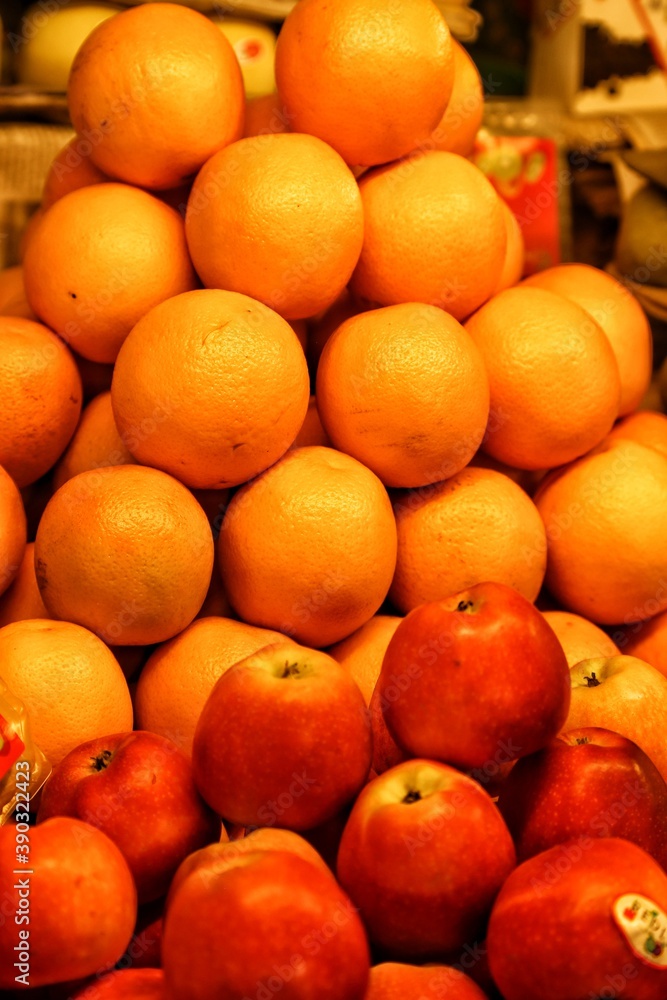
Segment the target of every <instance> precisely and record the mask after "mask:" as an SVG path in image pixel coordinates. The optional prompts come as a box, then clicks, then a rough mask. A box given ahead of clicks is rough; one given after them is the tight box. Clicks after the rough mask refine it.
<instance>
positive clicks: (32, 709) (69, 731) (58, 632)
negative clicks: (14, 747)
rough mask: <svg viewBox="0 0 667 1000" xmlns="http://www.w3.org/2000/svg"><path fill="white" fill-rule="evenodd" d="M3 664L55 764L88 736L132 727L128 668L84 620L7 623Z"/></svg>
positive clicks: (1, 635) (1, 645)
mask: <svg viewBox="0 0 667 1000" xmlns="http://www.w3.org/2000/svg"><path fill="white" fill-rule="evenodd" d="M0 664H2V679H3V680H4V681H5V683H6V684H7V685H8V686H9V688H10V689H11V690H12V691H13V692H14V694H15V695H16V696H17V697H18V698H20V699H21V701H23V703H24V704H25V706H26V708H27V710H28V715H29V716H30V726H31V730H32V736H33V739H34V740H35V743H36V744H37V746H38V747H39V748H40V750H42V751H43V753H45V754H46V756H47V757H48V758H49V760H50V761H51V763H52V764H53V765H56V764H59V763H60V761H61V760H62V758H63V757H64V756H65V754H67V753H69V751H70V750H73V749H74V747H76V746H78V745H79V744H80V743H85V742H86V740H92V739H94V738H95V737H97V736H108V735H109V734H110V733H123V732H127V731H129V730H131V729H132V702H131V700H130V692H129V690H128V687H127V682H126V680H125V677H124V676H123V671H122V670H121V669H120V667H119V665H118V662H117V660H116V659H115V658H114V656H113V653H112V652H111V651H110V650H109V649H108V648H107V647H106V646H105V645H104V643H103V642H102V640H101V639H98V638H97V636H96V635H93V634H92V632H89V631H88V630H87V629H85V628H81V627H80V626H79V625H73V624H72V623H71V622H64V621H44V620H43V619H31V620H29V621H20V622H14V623H13V624H12V625H5V627H4V628H2V629H0Z"/></svg>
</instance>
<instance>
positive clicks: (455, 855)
mask: <svg viewBox="0 0 667 1000" xmlns="http://www.w3.org/2000/svg"><path fill="white" fill-rule="evenodd" d="M515 861H516V855H515V851H514V845H513V843H512V838H511V836H510V834H509V831H508V829H507V827H506V826H505V822H504V820H503V818H502V816H501V815H500V813H499V812H498V810H497V808H496V806H495V805H494V803H493V801H492V799H491V798H490V797H489V796H488V795H487V793H486V792H485V791H484V789H483V788H482V787H481V786H480V785H478V784H477V782H475V781H473V780H472V779H471V778H468V777H466V775H464V774H461V773H460V772H459V771H456V770H454V768H452V767H448V766H447V765H446V764H438V763H435V762H433V761H424V760H411V761H407V762H406V763H404V764H399V765H398V766H397V767H394V768H392V769H391V770H390V771H385V773H384V774H382V775H380V776H379V777H378V778H375V780H374V781H371V782H369V784H368V785H367V786H366V788H364V790H363V792H362V793H361V795H360V796H359V798H358V799H357V801H356V803H355V805H354V808H353V809H352V812H351V814H350V818H349V820H348V822H347V826H346V827H345V831H344V833H343V838H342V840H341V845H340V851H339V853H338V866H337V873H338V880H339V882H340V884H341V885H342V886H343V888H344V889H345V890H346V892H348V893H349V895H350V896H351V898H352V899H353V901H354V902H355V903H356V905H357V906H358V907H359V911H360V913H361V915H362V918H363V920H364V923H365V925H366V928H367V930H368V933H369V936H370V938H371V941H372V942H373V943H374V944H376V945H377V946H378V947H379V948H381V949H382V950H383V952H384V953H386V954H387V956H389V957H392V958H397V959H412V960H416V961H417V960H422V959H427V958H433V959H437V958H438V957H441V956H446V955H447V954H448V953H451V952H454V951H456V950H457V949H459V948H462V947H463V945H464V944H466V943H468V942H474V941H480V940H481V936H482V933H483V930H484V922H485V920H486V917H487V915H488V913H489V910H490V909H491V904H492V903H493V900H494V898H495V896H496V893H497V892H498V890H499V889H500V886H501V885H502V884H503V882H504V880H505V879H506V878H507V876H508V875H509V873H510V872H511V871H512V869H513V868H514V865H515Z"/></svg>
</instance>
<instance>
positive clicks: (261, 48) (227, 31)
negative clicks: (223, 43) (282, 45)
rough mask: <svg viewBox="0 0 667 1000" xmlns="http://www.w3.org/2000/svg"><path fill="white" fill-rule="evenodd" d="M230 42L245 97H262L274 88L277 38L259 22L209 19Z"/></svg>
mask: <svg viewBox="0 0 667 1000" xmlns="http://www.w3.org/2000/svg"><path fill="white" fill-rule="evenodd" d="M211 20H212V21H213V23H214V24H217V25H218V27H219V28H220V31H222V33H223V34H224V35H225V36H226V37H227V38H228V39H229V42H230V43H231V45H232V48H233V49H234V52H235V53H236V58H237V59H238V61H239V64H240V66H241V72H242V74H243V83H244V86H245V92H246V97H263V96H264V94H272V93H273V91H274V90H275V89H276V77H275V73H274V64H275V52H276V36H275V35H274V33H273V32H272V31H271V29H270V28H269V27H267V26H266V25H265V24H261V23H260V22H258V21H238V20H236V18H226V17H212V18H211Z"/></svg>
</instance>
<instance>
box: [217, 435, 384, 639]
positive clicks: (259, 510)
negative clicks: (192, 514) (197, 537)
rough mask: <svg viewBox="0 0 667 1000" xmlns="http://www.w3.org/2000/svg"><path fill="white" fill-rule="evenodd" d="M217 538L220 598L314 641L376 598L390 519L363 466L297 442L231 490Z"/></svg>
mask: <svg viewBox="0 0 667 1000" xmlns="http://www.w3.org/2000/svg"><path fill="white" fill-rule="evenodd" d="M218 546H219V548H218V552H219V558H220V567H221V572H222V579H223V583H224V586H225V590H226V592H227V596H228V597H229V601H230V603H231V605H232V607H233V608H234V609H235V611H236V612H237V613H238V614H239V615H240V616H241V617H242V618H243V619H244V620H245V621H247V622H251V623H252V624H253V625H261V626H264V627H265V628H275V629H278V630H279V631H281V632H285V633H286V634H287V635H289V636H291V637H292V638H293V639H295V640H296V641H297V642H300V643H303V644H305V643H308V645H309V646H312V647H322V646H327V645H329V644H331V643H333V642H338V641H339V640H340V639H343V638H345V636H348V635H350V633H352V632H354V630H355V629H357V628H359V627H360V626H361V625H363V624H364V623H365V622H367V621H368V619H369V618H371V617H372V616H373V615H374V614H375V612H376V611H377V610H378V608H379V607H380V605H381V604H382V601H383V600H384V598H385V597H386V595H387V591H388V589H389V584H390V583H391V577H392V574H393V572H394V566H395V564H396V524H395V522H394V516H393V513H392V510H391V504H390V502H389V497H388V496H387V493H386V490H385V489H384V487H383V485H382V483H381V482H380V480H379V479H378V478H377V476H375V475H374V474H373V473H372V472H371V471H370V469H367V468H366V467H365V466H364V465H362V464H361V463H360V462H357V461H356V459H354V458H351V457H350V456H349V455H344V454H342V453H341V452H338V451H334V450H333V449H332V448H321V447H310V448H298V449H296V450H295V451H291V452H289V453H288V454H287V455H285V457H284V458H283V459H281V461H280V462H278V463H276V465H274V466H272V467H271V468H270V469H268V470H267V471H266V472H265V473H263V474H262V476H259V477H258V478H257V479H256V480H254V482H252V483H249V484H248V485H246V486H244V487H243V488H242V489H240V490H239V491H238V492H237V493H236V494H235V495H234V498H233V499H232V501H231V503H230V505H229V507H228V508H227V513H226V515H225V519H224V521H223V523H222V529H221V531H220V538H219V540H218Z"/></svg>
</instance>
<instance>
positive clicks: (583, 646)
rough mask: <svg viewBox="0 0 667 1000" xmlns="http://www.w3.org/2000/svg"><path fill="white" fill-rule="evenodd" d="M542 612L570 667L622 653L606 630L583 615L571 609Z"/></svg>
mask: <svg viewBox="0 0 667 1000" xmlns="http://www.w3.org/2000/svg"><path fill="white" fill-rule="evenodd" d="M542 614H543V615H544V617H545V618H546V620H547V621H548V623H549V625H551V628H552V629H553V630H554V632H555V633H556V635H557V637H558V641H559V642H560V644H561V646H562V647H563V651H564V652H565V656H566V657H567V665H568V667H573V666H574V665H575V663H579V662H580V661H581V660H589V659H591V658H592V657H596V656H605V657H608V656H618V654H619V653H620V649H619V648H618V646H617V645H616V643H615V642H613V641H612V640H611V639H610V638H609V636H608V635H607V633H606V632H603V631H602V629H601V628H598V626H597V625H594V624H593V622H589V621H588V620H587V619H586V618H582V617H581V615H573V614H571V613H570V612H569V611H543V612H542ZM633 655H634V654H633Z"/></svg>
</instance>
